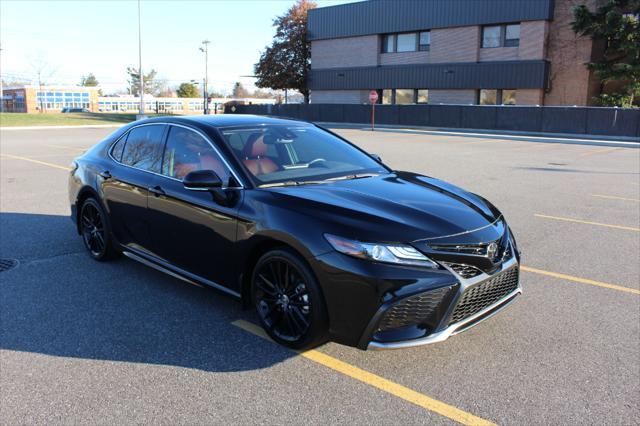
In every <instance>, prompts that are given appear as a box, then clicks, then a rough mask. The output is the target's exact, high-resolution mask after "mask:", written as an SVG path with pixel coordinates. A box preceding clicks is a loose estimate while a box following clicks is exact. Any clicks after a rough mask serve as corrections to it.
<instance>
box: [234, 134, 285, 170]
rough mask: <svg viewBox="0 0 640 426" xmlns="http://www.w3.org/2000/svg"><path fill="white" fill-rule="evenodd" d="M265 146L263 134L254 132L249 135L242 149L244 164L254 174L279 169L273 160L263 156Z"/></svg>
mask: <svg viewBox="0 0 640 426" xmlns="http://www.w3.org/2000/svg"><path fill="white" fill-rule="evenodd" d="M267 148H268V147H267V145H266V144H265V143H264V135H263V134H262V133H254V134H252V135H251V136H249V139H247V143H246V144H245V146H244V149H243V150H242V156H243V157H244V165H245V166H246V167H247V169H249V171H250V172H251V173H253V174H254V175H255V176H259V175H263V174H265V173H273V172H275V171H276V170H278V169H280V168H279V167H278V165H277V164H276V163H274V162H273V160H271V159H270V158H268V157H265V155H266V154H267Z"/></svg>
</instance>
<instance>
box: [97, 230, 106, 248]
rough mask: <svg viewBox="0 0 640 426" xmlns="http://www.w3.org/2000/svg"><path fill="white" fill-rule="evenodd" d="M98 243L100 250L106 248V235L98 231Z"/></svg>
mask: <svg viewBox="0 0 640 426" xmlns="http://www.w3.org/2000/svg"><path fill="white" fill-rule="evenodd" d="M96 243H97V245H98V250H99V251H102V249H104V237H103V236H102V234H101V233H99V232H98V233H96Z"/></svg>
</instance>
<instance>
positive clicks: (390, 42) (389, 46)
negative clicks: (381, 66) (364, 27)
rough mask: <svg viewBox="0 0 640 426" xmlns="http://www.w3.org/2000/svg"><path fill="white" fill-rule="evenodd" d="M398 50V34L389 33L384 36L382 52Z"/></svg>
mask: <svg viewBox="0 0 640 426" xmlns="http://www.w3.org/2000/svg"><path fill="white" fill-rule="evenodd" d="M395 51H396V35H395V34H387V35H385V36H383V37H382V53H392V52H395Z"/></svg>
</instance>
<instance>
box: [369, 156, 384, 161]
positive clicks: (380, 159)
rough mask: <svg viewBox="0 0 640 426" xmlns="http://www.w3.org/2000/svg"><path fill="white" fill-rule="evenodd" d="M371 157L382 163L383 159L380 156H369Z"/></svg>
mask: <svg viewBox="0 0 640 426" xmlns="http://www.w3.org/2000/svg"><path fill="white" fill-rule="evenodd" d="M369 156H370V157H371V158H373V159H374V160H376V161H377V162H378V163H382V158H381V157H380V156H379V155H378V154H369Z"/></svg>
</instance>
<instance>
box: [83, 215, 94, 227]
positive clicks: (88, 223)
mask: <svg viewBox="0 0 640 426" xmlns="http://www.w3.org/2000/svg"><path fill="white" fill-rule="evenodd" d="M82 226H83V227H84V228H90V227H91V226H92V223H91V220H90V219H89V218H88V217H87V215H82Z"/></svg>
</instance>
